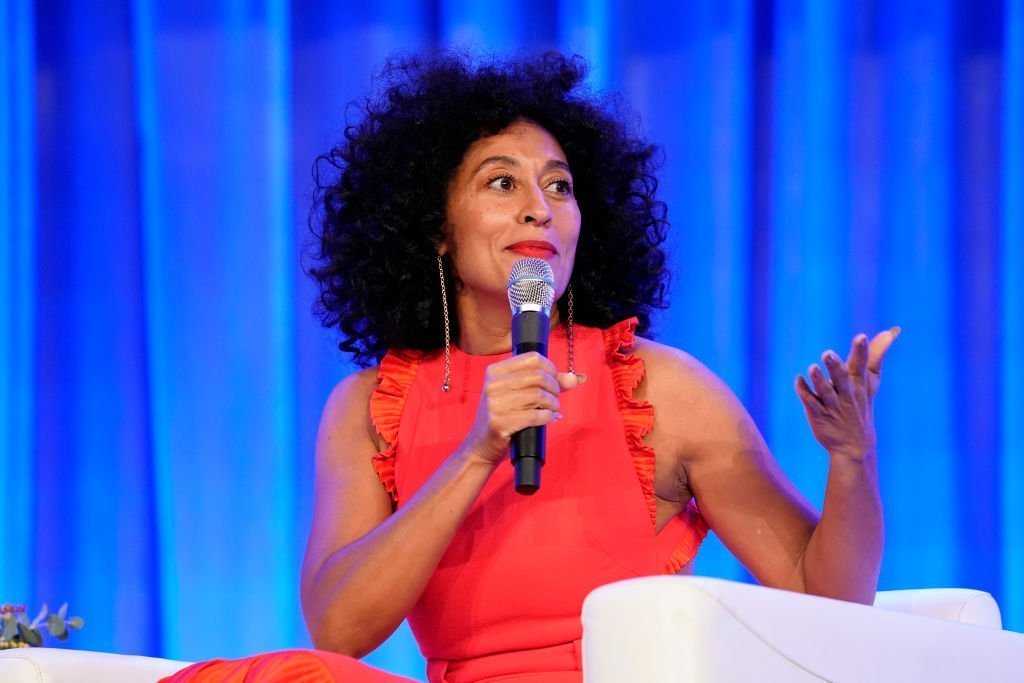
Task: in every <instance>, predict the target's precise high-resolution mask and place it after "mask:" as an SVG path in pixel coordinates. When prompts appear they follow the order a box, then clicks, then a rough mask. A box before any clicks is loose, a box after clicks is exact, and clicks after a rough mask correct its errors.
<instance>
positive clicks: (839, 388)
mask: <svg viewBox="0 0 1024 683" xmlns="http://www.w3.org/2000/svg"><path fill="white" fill-rule="evenodd" d="M821 362H822V363H824V364H825V367H826V368H828V375H829V377H830V378H832V386H833V388H834V389H835V392H836V394H837V395H839V396H846V397H849V396H850V394H851V393H853V385H852V384H851V383H850V372H849V371H848V370H847V369H846V364H845V363H843V360H842V359H841V358H840V357H839V354H837V353H836V352H835V351H832V350H831V349H829V350H828V351H826V352H825V353H823V354H821Z"/></svg>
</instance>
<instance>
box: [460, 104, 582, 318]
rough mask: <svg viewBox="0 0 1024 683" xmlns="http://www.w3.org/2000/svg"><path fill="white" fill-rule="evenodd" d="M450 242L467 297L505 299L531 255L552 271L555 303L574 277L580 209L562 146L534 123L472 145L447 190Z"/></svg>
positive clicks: (515, 126) (524, 123) (523, 123)
mask: <svg viewBox="0 0 1024 683" xmlns="http://www.w3.org/2000/svg"><path fill="white" fill-rule="evenodd" d="M447 219H448V239H447V242H446V244H445V245H444V247H443V249H442V252H444V251H448V252H450V253H451V256H452V259H453V260H454V263H455V270H456V272H457V273H458V276H459V279H460V280H461V281H462V283H463V285H464V287H465V290H464V292H463V294H467V295H470V296H475V297H483V298H489V297H498V296H500V297H502V299H504V297H505V284H506V282H507V281H508V275H509V271H511V270H512V265H513V264H514V263H515V262H516V261H518V260H519V259H522V258H525V257H528V256H532V257H536V258H542V259H544V260H546V261H547V262H548V263H550V264H551V269H552V270H553V271H554V274H555V291H556V297H558V296H561V295H562V292H564V291H565V288H566V286H567V285H568V283H569V276H570V275H571V274H572V266H573V260H574V258H575V256H576V242H577V240H578V239H579V235H580V209H579V206H577V204H576V198H575V196H574V195H573V185H572V173H571V172H570V171H569V164H568V162H567V161H566V158H565V153H564V152H563V151H562V147H561V146H560V145H559V144H558V141H557V140H555V138H554V137H552V135H551V134H550V133H548V132H547V131H546V130H544V129H543V128H541V127H540V126H538V125H537V124H535V123H532V122H530V121H517V122H515V123H513V124H512V125H510V126H509V127H508V128H506V129H505V130H503V131H501V132H500V133H498V134H497V135H492V136H490V137H485V138H481V139H479V140H477V141H476V142H474V143H473V144H472V145H471V146H470V148H469V150H468V151H467V152H466V155H465V157H463V159H462V163H461V164H460V165H459V167H458V168H457V169H456V171H455V176H454V178H453V179H452V181H451V183H450V185H449V187H448V200H447Z"/></svg>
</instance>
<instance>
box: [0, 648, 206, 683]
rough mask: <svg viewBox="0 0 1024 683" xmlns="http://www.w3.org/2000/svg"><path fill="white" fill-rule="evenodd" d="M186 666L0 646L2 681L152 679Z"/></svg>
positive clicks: (151, 682) (123, 682)
mask: <svg viewBox="0 0 1024 683" xmlns="http://www.w3.org/2000/svg"><path fill="white" fill-rule="evenodd" d="M186 666H188V662H176V661H173V660H170V659H157V658H156V657H139V656H136V655H112V654H108V653H106V652H87V651H82V650H61V649H59V648H52V647H26V648H18V649H14V650H0V682H2V683H155V682H156V681H158V680H160V679H161V678H163V677H164V676H170V675H171V674H173V673H174V672H176V671H180V670H181V669H184V668H185V667H186Z"/></svg>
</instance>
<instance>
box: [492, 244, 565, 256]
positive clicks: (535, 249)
mask: <svg viewBox="0 0 1024 683" xmlns="http://www.w3.org/2000/svg"><path fill="white" fill-rule="evenodd" d="M505 248H506V249H508V250H509V251H514V252H515V253H517V254H520V255H522V256H527V257H533V258H548V257H550V256H554V255H555V254H557V253H558V250H557V249H555V245H553V244H551V242H544V241H543V240H523V241H522V242H516V243H515V244H510V245H509V246H507V247H505Z"/></svg>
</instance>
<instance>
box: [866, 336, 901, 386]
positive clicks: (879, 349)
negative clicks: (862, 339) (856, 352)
mask: <svg viewBox="0 0 1024 683" xmlns="http://www.w3.org/2000/svg"><path fill="white" fill-rule="evenodd" d="M901 331H902V330H901V329H900V328H899V327H893V328H891V329H888V330H886V331H884V332H879V333H878V334H876V335H875V338H874V339H872V340H871V343H870V344H869V345H868V371H869V372H873V373H875V374H876V375H881V374H882V360H883V359H884V358H885V354H886V353H887V352H888V351H889V347H890V346H892V343H893V342H894V341H896V337H898V336H900V332H901Z"/></svg>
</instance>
